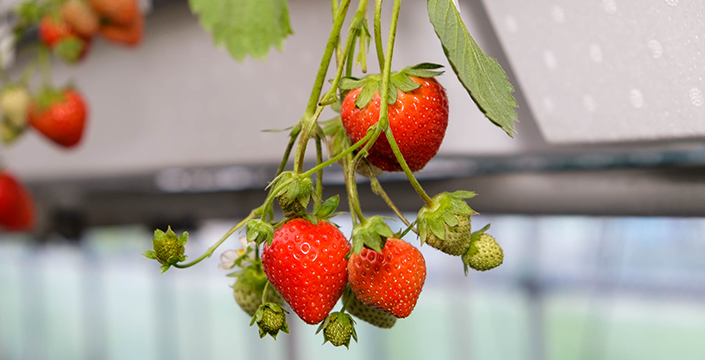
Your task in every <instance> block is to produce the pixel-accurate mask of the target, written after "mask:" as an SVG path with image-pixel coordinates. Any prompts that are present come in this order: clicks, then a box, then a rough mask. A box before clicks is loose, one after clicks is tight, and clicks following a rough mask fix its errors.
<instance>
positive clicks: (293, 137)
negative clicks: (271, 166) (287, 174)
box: [276, 130, 299, 176]
mask: <svg viewBox="0 0 705 360" xmlns="http://www.w3.org/2000/svg"><path fill="white" fill-rule="evenodd" d="M298 135H299V132H296V134H294V130H292V132H291V135H290V136H289V144H288V145H287V146H286V150H285V151H284V157H283V158H282V162H281V164H279V169H277V175H276V176H279V174H281V173H282V172H284V169H286V164H287V163H288V162H289V156H291V150H292V149H293V148H294V144H295V143H296V138H297V137H298Z"/></svg>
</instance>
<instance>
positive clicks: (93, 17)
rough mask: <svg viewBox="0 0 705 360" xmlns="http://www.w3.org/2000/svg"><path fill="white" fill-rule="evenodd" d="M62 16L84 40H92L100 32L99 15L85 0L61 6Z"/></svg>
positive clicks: (69, 1) (76, 0)
mask: <svg viewBox="0 0 705 360" xmlns="http://www.w3.org/2000/svg"><path fill="white" fill-rule="evenodd" d="M61 15H62V16H63V18H64V20H65V21H66V23H67V24H69V26H70V27H71V29H73V30H74V31H75V32H76V34H78V35H79V36H81V37H83V38H90V37H91V36H93V35H94V34H95V33H96V32H97V31H98V25H99V19H98V15H97V14H96V13H95V12H94V11H93V9H92V8H91V7H90V6H88V3H86V2H85V1H84V0H68V1H67V2H65V3H64V4H63V5H62V6H61Z"/></svg>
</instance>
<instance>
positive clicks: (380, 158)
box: [340, 77, 448, 172]
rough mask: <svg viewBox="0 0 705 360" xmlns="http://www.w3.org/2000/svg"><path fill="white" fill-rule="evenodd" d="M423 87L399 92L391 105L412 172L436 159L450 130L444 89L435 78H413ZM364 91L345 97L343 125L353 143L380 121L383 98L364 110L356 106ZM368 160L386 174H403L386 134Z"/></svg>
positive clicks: (394, 129)
mask: <svg viewBox="0 0 705 360" xmlns="http://www.w3.org/2000/svg"><path fill="white" fill-rule="evenodd" d="M410 78H411V80H413V81H414V82H416V83H418V84H421V87H420V88H418V89H416V90H413V91H410V92H408V93H404V92H402V91H401V90H397V102H396V103H394V104H392V105H389V106H388V114H389V115H388V117H389V127H390V129H391V130H392V134H393V135H394V139H395V140H396V142H397V145H399V149H400V150H401V153H402V155H403V156H404V160H406V163H407V164H408V165H409V168H410V169H411V171H413V172H416V171H419V170H421V169H423V168H424V167H425V166H426V164H427V163H428V162H429V161H430V160H431V159H432V158H433V157H434V156H436V153H437V152H438V148H439V147H440V146H441V143H442V142H443V138H444V136H445V133H446V128H447V127H448V97H447V96H446V92H445V89H443V86H441V84H439V83H438V81H436V79H433V78H417V77H410ZM361 90H362V88H359V89H354V90H351V91H350V92H349V93H348V95H346V96H345V100H344V101H343V106H342V108H341V111H340V115H341V118H342V120H343V126H344V127H345V131H346V132H347V134H348V137H349V138H350V141H352V143H356V142H358V141H360V140H361V139H362V138H364V137H365V135H367V129H368V128H369V127H370V126H372V125H374V124H376V123H377V121H378V120H379V106H380V95H379V92H376V93H375V96H374V98H373V99H372V101H370V103H369V104H368V105H367V106H366V107H365V108H363V109H359V108H357V107H356V106H355V100H356V99H357V97H358V95H360V91H361ZM367 160H368V161H369V162H370V163H372V164H373V165H375V166H377V167H379V168H381V169H382V170H385V171H402V168H401V165H399V162H398V161H397V159H396V157H395V156H394V152H393V151H392V148H391V147H390V146H389V142H388V141H387V138H386V137H385V135H384V133H382V134H381V135H380V137H379V138H378V139H377V141H376V142H375V144H374V145H373V146H372V148H370V150H369V155H368V156H367Z"/></svg>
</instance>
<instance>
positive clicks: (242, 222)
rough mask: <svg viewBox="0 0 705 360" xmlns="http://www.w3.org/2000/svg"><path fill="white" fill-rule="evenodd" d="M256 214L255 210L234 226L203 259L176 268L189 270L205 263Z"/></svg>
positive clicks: (204, 254) (176, 265) (202, 256)
mask: <svg viewBox="0 0 705 360" xmlns="http://www.w3.org/2000/svg"><path fill="white" fill-rule="evenodd" d="M255 212H256V210H253V211H252V212H251V213H250V215H248V216H247V217H246V218H245V219H243V220H242V221H240V222H239V223H238V224H237V225H235V226H233V227H232V229H230V230H228V232H227V233H225V235H223V237H222V238H220V240H218V242H216V243H215V244H213V246H211V247H209V248H208V250H206V252H205V253H203V255H201V257H199V258H198V259H196V260H194V261H191V262H190V263H186V264H175V265H174V267H177V268H179V269H186V268H189V267H191V266H194V265H196V264H198V263H200V262H201V261H203V260H205V259H207V258H209V257H211V255H213V252H214V251H215V250H216V249H217V248H218V247H219V246H220V245H221V244H222V243H224V242H225V240H227V239H228V238H229V237H230V235H232V234H234V233H235V232H236V231H238V230H240V228H242V227H243V226H245V224H247V222H248V221H250V220H252V219H253V218H254V217H255Z"/></svg>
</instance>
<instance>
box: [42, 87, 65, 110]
mask: <svg viewBox="0 0 705 360" xmlns="http://www.w3.org/2000/svg"><path fill="white" fill-rule="evenodd" d="M65 93H66V91H65V90H59V89H56V88H54V87H50V86H46V87H44V88H42V89H41V90H39V93H37V95H36V96H35V97H34V105H35V107H36V110H37V111H39V112H42V111H44V110H47V109H49V108H50V107H52V106H53V105H54V104H59V103H63V102H65V101H66V95H65Z"/></svg>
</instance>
